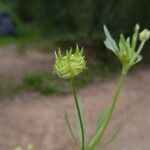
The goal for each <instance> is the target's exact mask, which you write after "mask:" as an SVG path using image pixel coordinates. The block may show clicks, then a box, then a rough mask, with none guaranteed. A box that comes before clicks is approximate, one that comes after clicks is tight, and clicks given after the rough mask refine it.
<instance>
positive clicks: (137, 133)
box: [0, 54, 150, 150]
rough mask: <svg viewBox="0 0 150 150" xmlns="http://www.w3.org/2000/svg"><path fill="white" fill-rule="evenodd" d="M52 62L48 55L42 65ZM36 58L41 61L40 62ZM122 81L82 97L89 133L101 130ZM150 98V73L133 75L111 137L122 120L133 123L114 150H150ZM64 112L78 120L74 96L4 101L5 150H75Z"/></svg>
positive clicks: (0, 131)
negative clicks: (98, 125) (99, 122)
mask: <svg viewBox="0 0 150 150" xmlns="http://www.w3.org/2000/svg"><path fill="white" fill-rule="evenodd" d="M0 55H1V54H0ZM11 57H12V56H11ZM0 58H2V57H1V56H0ZM28 58H29V57H28ZM40 58H41V57H40ZM46 58H47V56H45V57H44V56H43V58H42V59H41V61H44V62H45V59H46ZM35 59H36V60H35V61H37V58H36V57H35ZM31 60H33V59H31ZM0 61H1V60H0ZM3 61H4V60H3ZM31 62H32V61H31ZM37 62H38V61H37ZM0 64H1V63H0ZM14 64H15V63H14ZM16 64H18V63H16ZM9 65H10V64H8V66H9ZM11 65H12V63H11ZM5 67H6V65H5ZM10 68H11V67H10ZM0 70H1V65H0ZM6 70H7V67H6V68H5V71H6ZM20 72H21V71H20ZM116 80H117V77H116V78H112V79H110V80H109V81H104V82H100V83H97V84H92V85H89V86H87V87H86V88H84V89H82V90H81V91H80V92H79V93H78V94H79V96H80V98H81V99H82V102H83V106H84V110H85V111H84V113H85V121H86V124H87V127H86V128H87V132H88V133H89V134H90V133H91V132H92V127H94V126H95V119H96V117H97V115H98V113H99V112H100V111H102V110H104V109H105V108H107V106H109V105H110V103H111V96H112V95H113V92H114V88H115V83H116ZM62 88H63V87H62ZM149 93H150V69H149V68H147V69H143V70H139V71H136V72H134V73H133V72H132V73H130V75H129V76H128V78H127V80H126V84H125V86H124V88H123V92H122V94H121V97H120V100H119V103H118V105H117V111H116V113H115V115H114V119H113V120H112V124H111V126H110V131H109V133H108V134H107V135H106V138H108V137H109V134H110V132H112V130H113V129H115V127H116V125H117V124H118V122H120V121H121V120H122V118H125V119H126V120H127V122H126V124H125V126H124V128H123V130H122V132H121V133H120V135H119V137H118V138H117V139H116V141H114V142H113V143H112V145H111V146H110V147H108V150H150V130H149V127H150V117H149V114H150V109H149V106H150V95H149ZM64 110H67V111H68V113H69V115H70V116H71V115H72V116H73V115H74V114H73V112H74V107H73V97H72V96H71V95H67V96H63V97H62V96H55V95H53V96H47V97H46V96H41V95H38V94H33V93H28V94H25V95H21V96H16V97H14V98H12V99H8V100H5V101H1V103H0V116H1V117H0V150H13V148H14V147H15V146H18V145H21V146H23V147H25V145H27V144H28V143H33V144H34V145H35V146H36V148H37V149H36V150H73V149H75V147H74V145H73V144H72V142H71V139H70V136H69V133H68V132H67V128H66V125H65V123H64V115H63V113H64Z"/></svg>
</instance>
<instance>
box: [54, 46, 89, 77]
mask: <svg viewBox="0 0 150 150" xmlns="http://www.w3.org/2000/svg"><path fill="white" fill-rule="evenodd" d="M55 58H56V61H55V64H54V73H55V74H57V75H58V76H59V77H61V78H64V79H68V78H73V77H75V76H76V75H78V74H79V73H80V72H82V70H83V69H85V68H86V67H85V66H86V62H85V60H84V56H83V48H82V49H81V50H80V49H79V47H78V46H77V47H76V50H75V53H72V49H70V50H67V51H66V55H65V56H62V54H61V51H60V50H59V51H58V53H57V52H55Z"/></svg>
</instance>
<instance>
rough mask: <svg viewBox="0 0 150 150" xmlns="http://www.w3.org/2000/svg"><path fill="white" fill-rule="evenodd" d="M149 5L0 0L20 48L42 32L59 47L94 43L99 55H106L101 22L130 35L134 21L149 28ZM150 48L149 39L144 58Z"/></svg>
mask: <svg viewBox="0 0 150 150" xmlns="http://www.w3.org/2000/svg"><path fill="white" fill-rule="evenodd" d="M149 6H150V1H149V0H13V1H12V0H1V2H0V10H1V11H7V12H8V13H10V15H11V16H12V17H13V18H14V20H15V21H16V23H17V26H18V30H19V37H18V38H17V40H18V41H19V42H20V43H21V44H20V45H21V46H20V45H19V47H20V48H22V47H24V45H25V44H26V43H28V42H29V41H30V42H33V41H35V39H36V40H37V39H40V36H41V35H42V36H44V37H47V36H48V37H51V39H53V40H54V41H56V43H55V44H57V45H58V46H60V47H67V46H70V45H71V46H72V45H75V44H76V43H79V44H80V45H83V46H85V45H88V46H89V45H90V46H93V49H94V50H95V53H96V56H98V58H102V57H104V56H106V57H108V56H107V55H105V54H106V53H105V48H104V47H103V39H104V34H103V30H102V26H103V25H104V24H106V25H107V27H108V28H109V29H110V31H111V32H112V34H113V36H114V38H115V39H118V38H119V37H118V36H117V35H118V34H120V33H121V32H122V33H125V35H126V36H129V35H130V34H131V32H132V29H133V27H134V26H135V24H136V23H137V22H138V23H139V24H140V25H141V26H142V28H146V27H147V28H148V27H149V26H150V19H149V18H150V9H149ZM24 41H25V42H24ZM46 41H47V40H46ZM0 42H1V40H0ZM22 43H23V44H22ZM37 43H38V42H37ZM22 45H23V46H22ZM46 45H47V44H46ZM149 48H150V43H147V48H146V49H145V51H144V55H145V56H146V59H145V60H146V61H148V59H149V56H150V52H149V50H148V49H149ZM42 49H45V50H46V51H47V46H43V47H42ZM96 49H100V50H99V51H96ZM108 55H109V54H108ZM104 59H105V58H104Z"/></svg>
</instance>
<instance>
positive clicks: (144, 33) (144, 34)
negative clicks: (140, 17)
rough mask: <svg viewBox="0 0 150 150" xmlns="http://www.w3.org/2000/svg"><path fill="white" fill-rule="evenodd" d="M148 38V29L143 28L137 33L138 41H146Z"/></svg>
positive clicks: (149, 35)
mask: <svg viewBox="0 0 150 150" xmlns="http://www.w3.org/2000/svg"><path fill="white" fill-rule="evenodd" d="M149 38H150V31H149V30H148V29H144V30H143V31H142V32H141V33H140V34H139V40H140V41H147V40H148V39H149Z"/></svg>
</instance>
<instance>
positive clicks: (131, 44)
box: [104, 24, 150, 73]
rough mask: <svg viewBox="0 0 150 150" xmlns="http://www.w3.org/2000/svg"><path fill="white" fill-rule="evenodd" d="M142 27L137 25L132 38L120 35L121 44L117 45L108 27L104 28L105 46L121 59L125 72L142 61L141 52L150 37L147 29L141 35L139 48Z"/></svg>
mask: <svg viewBox="0 0 150 150" xmlns="http://www.w3.org/2000/svg"><path fill="white" fill-rule="evenodd" d="M139 29H140V26H139V25H138V24H136V26H135V29H134V34H133V36H132V37H131V38H130V37H128V38H125V37H124V35H123V34H121V35H120V40H119V44H118V45H117V43H116V41H115V40H114V39H113V38H112V37H111V34H110V33H109V31H108V29H107V27H106V26H104V32H105V35H106V40H105V41H104V44H105V46H106V47H107V48H108V49H110V50H112V51H113V52H114V53H115V55H116V56H117V57H118V58H119V60H120V61H121V63H122V66H123V72H124V73H127V71H128V70H129V69H130V67H131V66H133V65H135V64H136V63H138V62H139V61H141V59H142V56H141V55H140V52H141V50H142V48H143V46H144V44H145V41H147V40H148V39H149V37H150V31H149V30H147V29H145V30H143V31H142V32H141V33H140V40H141V43H140V45H139V47H138V48H137V39H138V34H139Z"/></svg>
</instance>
